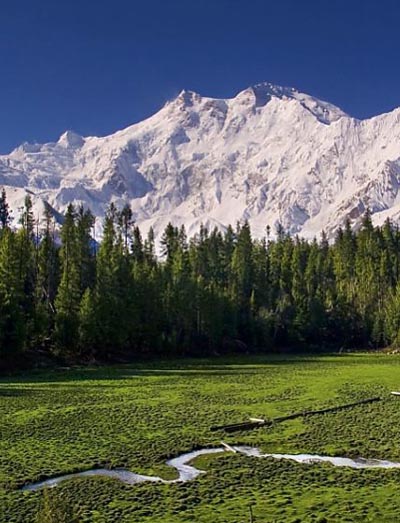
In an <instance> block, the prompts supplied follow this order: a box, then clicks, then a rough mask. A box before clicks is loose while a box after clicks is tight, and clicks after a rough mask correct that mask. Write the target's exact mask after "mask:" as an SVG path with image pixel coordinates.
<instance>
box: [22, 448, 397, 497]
mask: <svg viewBox="0 0 400 523" xmlns="http://www.w3.org/2000/svg"><path fill="white" fill-rule="evenodd" d="M232 448H233V449H234V451H235V452H237V453H240V454H244V455H245V456H251V457H256V458H274V459H289V460H292V461H296V462H297V463H306V464H313V463H331V464H332V465H334V466H335V467H350V468H353V469H371V468H383V469H394V468H400V463H396V462H393V461H386V460H380V459H364V458H356V459H350V458H341V457H333V456H318V455H313V454H263V453H261V451H260V450H259V449H257V448H255V447H247V446H233V447H232ZM221 452H229V451H228V450H227V449H226V448H225V447H217V448H204V449H200V450H195V451H193V452H188V453H186V454H181V455H180V456H178V457H176V458H173V459H170V460H168V461H167V465H168V466H170V467H173V468H174V469H176V470H177V472H178V474H179V476H178V478H177V479H173V480H165V479H162V478H160V477H158V476H144V475H142V474H135V473H134V472H130V471H129V470H126V469H114V470H108V469H92V470H86V471H84V472H76V473H74V474H65V475H63V476H57V477H54V478H50V479H47V480H45V481H40V482H37V483H30V484H27V485H25V486H23V487H22V490H39V489H42V488H45V487H55V486H57V485H58V484H59V483H61V482H63V481H66V480H69V479H74V478H82V477H91V476H106V477H109V478H114V479H118V480H120V481H122V482H123V483H127V484H128V485H134V484H135V483H144V482H146V481H152V482H158V483H180V482H186V481H190V480H192V479H195V478H197V477H198V476H199V475H200V474H205V471H203V470H199V469H197V468H196V467H193V466H191V465H189V463H190V462H191V461H192V460H194V459H195V458H197V457H199V456H204V455H208V454H217V453H221Z"/></svg>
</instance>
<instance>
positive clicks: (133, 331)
mask: <svg viewBox="0 0 400 523" xmlns="http://www.w3.org/2000/svg"><path fill="white" fill-rule="evenodd" d="M94 223H95V217H94V216H93V215H92V213H91V212H90V211H89V210H86V209H83V208H82V207H74V206H73V205H72V204H71V205H69V207H68V209H67V212H66V214H65V217H64V220H63V223H62V226H61V228H56V227H55V223H54V219H53V216H52V214H51V212H50V210H49V209H48V210H46V212H45V216H44V217H43V219H42V220H40V225H39V223H37V221H35V219H34V216H33V211H32V201H31V199H30V197H29V196H27V197H26V200H25V207H24V210H23V212H22V214H21V219H20V224H19V226H18V227H17V226H16V224H14V223H13V220H12V216H11V213H10V211H9V206H8V204H7V195H6V193H5V191H4V190H3V191H2V192H1V197H0V367H3V368H6V367H10V366H13V365H17V364H19V362H21V361H29V362H31V364H34V362H35V358H38V359H39V358H40V357H42V356H43V355H50V356H51V357H56V358H62V359H63V360H67V361H76V362H93V361H104V362H106V361H109V362H110V361H121V358H125V359H135V358H138V357H143V356H156V357H170V356H171V357H176V356H184V355H190V356H202V355H204V356H206V355H212V354H221V353H230V352H241V353H246V352H248V351H263V352H274V351H275V352H278V351H280V350H285V349H291V350H302V349H305V348H307V349H310V348H313V350H316V351H317V350H321V351H326V350H331V349H336V350H337V349H343V348H358V347H360V348H380V347H384V346H387V345H397V344H398V343H399V342H400V279H399V271H400V230H399V228H398V227H397V226H395V225H394V224H392V223H391V222H390V221H386V222H385V223H384V225H383V226H382V227H374V226H373V224H372V221H371V215H370V212H369V211H367V212H366V213H365V215H364V216H363V219H362V223H361V226H360V227H359V229H358V230H357V231H356V232H354V231H353V230H352V228H351V226H350V222H347V223H346V224H344V226H343V227H342V228H339V229H338V230H337V232H336V236H335V238H334V239H333V241H332V242H328V240H327V238H326V236H325V235H324V234H322V236H321V239H319V240H317V239H315V240H313V241H311V242H310V241H306V240H304V239H301V238H299V237H292V236H290V235H289V234H287V233H286V232H285V231H284V230H283V228H282V227H278V228H277V230H276V232H274V234H273V235H271V234H270V231H269V230H268V229H266V235H265V238H264V239H262V240H256V239H253V238H252V235H251V230H250V226H249V224H248V223H243V224H237V225H236V227H228V228H227V229H226V231H224V232H221V231H219V230H217V229H214V230H211V231H210V230H207V228H206V227H201V228H200V230H199V231H198V233H197V234H196V235H195V236H194V237H193V238H190V239H188V238H187V235H186V233H185V229H184V227H181V228H176V227H174V226H173V225H171V224H169V225H168V226H167V227H166V229H165V231H164V233H163V235H162V239H161V242H160V246H159V248H156V245H155V239H154V233H153V231H152V230H151V229H150V231H149V233H148V235H147V236H146V237H145V238H144V237H142V234H141V232H140V230H139V228H138V227H137V226H136V225H135V223H134V220H133V217H132V211H131V210H130V208H129V207H128V206H126V207H124V208H123V209H122V210H117V208H116V207H115V206H114V205H111V206H110V207H109V209H108V212H107V213H106V216H105V218H104V223H103V237H102V240H101V242H100V243H97V242H95V241H94V239H93V234H92V232H93V226H94ZM272 237H273V238H272ZM159 254H160V255H159Z"/></svg>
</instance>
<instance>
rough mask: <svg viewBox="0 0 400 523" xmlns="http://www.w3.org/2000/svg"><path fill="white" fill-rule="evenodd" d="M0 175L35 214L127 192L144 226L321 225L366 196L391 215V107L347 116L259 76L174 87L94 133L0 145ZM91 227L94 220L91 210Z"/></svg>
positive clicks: (259, 229) (395, 190)
mask: <svg viewBox="0 0 400 523" xmlns="http://www.w3.org/2000/svg"><path fill="white" fill-rule="evenodd" d="M0 186H4V187H5V188H6V191H7V195H8V199H9V202H10V203H11V207H12V208H13V211H14V216H17V215H18V208H19V207H21V205H22V203H23V199H24V195H25V193H26V192H29V193H30V194H31V196H32V198H33V201H34V209H35V213H37V214H39V213H40V214H41V212H42V210H43V207H44V202H48V203H49V204H50V206H51V207H53V208H54V209H55V210H56V211H58V212H61V213H62V212H63V211H65V209H66V207H67V205H68V203H70V202H75V203H77V204H80V203H82V204H83V205H84V206H86V207H89V208H91V209H92V211H93V212H94V213H95V214H96V215H97V216H99V217H101V216H103V215H104V212H105V209H106V208H107V206H108V205H109V203H110V202H111V201H114V202H115V203H116V204H117V205H118V206H122V205H123V204H125V203H130V204H131V207H132V209H133V212H134V217H135V219H136V222H137V223H138V224H139V225H140V226H141V228H142V230H143V232H144V233H145V232H146V231H147V230H148V229H149V227H150V226H153V227H154V230H155V232H156V235H159V234H160V233H161V232H162V230H163V229H164V228H165V226H166V225H167V223H168V222H169V221H171V222H172V223H174V224H175V225H180V224H185V226H186V229H187V232H188V234H189V235H191V234H193V233H194V232H196V231H197V230H198V227H199V225H200V224H201V223H204V224H205V225H207V226H209V227H214V226H218V227H221V228H223V227H224V226H226V225H228V224H235V222H236V221H237V220H240V221H242V220H245V219H247V220H248V221H249V222H250V225H251V227H252V230H253V234H254V235H255V236H263V235H265V231H266V226H267V225H269V226H270V227H271V230H272V231H273V230H274V227H275V225H276V224H277V223H278V222H279V223H281V224H282V225H283V227H284V228H285V229H286V230H288V231H290V232H291V233H298V234H300V235H302V236H305V237H313V236H315V235H317V236H318V235H319V233H320V232H321V230H323V229H324V230H325V231H326V232H327V233H328V234H332V233H333V231H334V230H335V229H336V228H337V227H338V226H339V225H341V224H343V222H344V220H345V219H346V218H347V217H349V218H350V219H351V220H352V222H353V223H354V224H357V223H358V221H359V219H360V216H361V215H362V214H363V213H364V211H365V209H366V207H369V208H370V209H371V211H372V212H373V214H374V221H375V223H382V222H383V221H384V220H385V218H387V217H390V218H393V219H394V220H396V221H397V220H399V219H400V192H399V187H400V109H395V110H393V111H392V112H390V113H387V114H383V115H380V116H376V117H374V118H370V119H367V120H357V119H355V118H352V117H350V116H348V115H347V114H345V113H344V112H343V111H341V110H340V109H339V108H337V107H335V106H334V105H331V104H329V103H327V102H323V101H321V100H318V99H316V98H314V97H312V96H309V95H307V94H303V93H300V92H298V91H297V90H295V89H292V88H285V87H278V86H274V85H271V84H268V83H264V84H260V85H256V86H254V87H250V88H248V89H246V90H244V91H242V92H240V93H239V94H238V95H237V96H235V97H234V98H232V99H226V100H221V99H214V98H208V97H203V96H201V95H199V94H197V93H194V92H191V91H182V92H181V93H180V94H179V96H178V97H177V98H175V99H174V100H172V101H170V102H168V103H167V104H166V105H165V106H164V107H163V108H162V109H161V110H160V111H159V112H158V113H156V114H155V115H153V116H151V117H150V118H148V119H146V120H144V121H142V122H139V123H137V124H135V125H132V126H130V127H128V128H127V129H124V130H122V131H119V132H116V133H115V134H112V135H110V136H105V137H93V136H91V137H86V138H85V137H82V136H79V135H77V134H75V133H73V132H71V131H67V132H66V133H64V134H63V135H62V136H61V138H60V139H59V140H58V141H57V142H55V143H47V144H43V145H39V144H27V143H25V144H23V145H21V146H20V147H18V148H17V149H15V150H14V151H12V152H11V153H10V154H8V155H3V156H0ZM98 225H99V226H100V220H99V221H98Z"/></svg>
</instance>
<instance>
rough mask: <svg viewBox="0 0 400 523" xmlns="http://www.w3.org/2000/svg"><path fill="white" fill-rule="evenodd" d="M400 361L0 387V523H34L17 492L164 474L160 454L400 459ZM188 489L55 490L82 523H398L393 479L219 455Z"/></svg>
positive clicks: (383, 358)
mask: <svg viewBox="0 0 400 523" xmlns="http://www.w3.org/2000/svg"><path fill="white" fill-rule="evenodd" d="M396 389H400V357H399V356H395V355H390V356H388V355H341V356H325V357H285V358H283V357H282V358H279V357H269V358H267V357H264V358H262V357H248V358H246V359H245V358H241V359H237V358H235V359H225V360H221V359H214V360H196V361H195V360H191V361H175V362H172V363H171V362H168V363H165V362H164V363H158V364H155V363H152V364H140V365H137V366H134V365H131V366H122V367H108V368H100V369H82V370H76V369H75V370H65V371H56V372H51V373H34V374H27V375H25V376H19V377H13V378H3V379H1V380H0V522H1V523H3V522H7V523H12V522H13V523H17V522H18V523H30V522H33V521H35V513H36V512H37V510H38V507H39V504H40V502H41V498H42V497H43V492H21V491H19V490H18V489H19V487H21V486H22V485H24V484H25V483H28V482H32V481H37V480H40V479H44V478H47V477H51V476H55V475H59V474H65V473H70V472H75V471H80V470H86V469H89V468H94V467H99V466H101V467H104V466H105V467H126V468H128V469H130V470H132V471H135V472H142V473H146V474H151V475H163V476H164V477H165V478H171V477H172V476H173V471H171V470H170V469H169V468H168V467H166V466H165V464H164V463H165V460H166V459H167V458H169V457H172V456H175V455H177V454H180V453H183V452H185V451H189V450H192V449H194V448H198V447H202V446H210V445H211V446H212V445H217V446H218V445H219V443H220V440H221V439H222V438H223V439H224V440H225V441H227V442H230V443H233V444H235V443H237V444H250V445H254V446H258V447H260V448H261V449H262V450H264V451H268V452H282V453H283V452H284V453H297V452H306V453H316V454H317V453H318V454H329V455H338V456H349V457H356V456H363V457H366V458H381V459H388V460H394V461H400V399H398V400H396V399H394V398H392V397H391V396H389V394H388V393H389V391H390V390H396ZM376 395H383V396H385V398H387V399H385V401H383V402H379V403H373V404H370V405H364V406H359V407H355V408H352V409H350V410H347V411H342V412H338V413H334V414H332V413H330V414H324V415H320V416H315V417H311V418H308V419H297V420H293V421H288V422H285V423H282V424H278V425H275V426H273V427H272V428H261V429H258V430H255V431H252V432H241V433H240V432H239V433H236V434H231V435H228V436H226V435H222V434H219V433H212V432H210V430H209V428H210V426H211V425H214V424H221V423H224V422H227V423H229V422H236V421H242V420H245V419H246V418H248V417H249V416H252V417H274V416H279V415H283V414H288V413H291V412H295V411H298V410H303V409H313V408H319V407H325V406H330V405H335V404H341V403H349V402H352V401H356V400H358V399H362V398H365V397H370V396H376ZM197 465H198V466H199V468H203V469H204V470H207V474H205V475H204V476H201V477H200V478H199V479H197V480H195V481H193V482H189V483H185V484H173V485H162V484H142V485H136V486H127V485H124V484H122V483H120V482H118V481H115V480H111V479H103V478H86V479H77V480H72V481H69V482H66V483H64V484H62V485H61V486H59V487H57V488H56V489H55V490H54V491H53V493H54V494H55V495H56V496H58V497H60V498H61V499H64V500H67V502H68V504H69V505H70V506H74V507H75V508H76V511H77V512H79V514H80V520H81V521H83V522H96V523H100V522H101V523H111V522H123V523H128V522H129V523H141V522H145V523H193V522H199V523H246V522H248V521H249V505H252V511H253V514H254V522H256V523H268V522H282V523H287V522H289V523H290V522H292V523H294V522H320V523H322V522H344V521H348V522H350V521H354V522H366V521H372V522H376V523H385V522H390V523H392V522H393V523H394V522H399V521H400V497H399V488H400V470H387V471H385V470H363V471H359V470H351V469H343V468H342V469H340V468H334V467H333V466H331V465H328V464H324V465H323V464H315V465H299V464H296V463H294V462H290V461H274V460H272V459H257V458H249V457H245V456H240V455H233V454H228V453H225V454H221V455H214V456H207V457H202V458H199V459H198V461H197Z"/></svg>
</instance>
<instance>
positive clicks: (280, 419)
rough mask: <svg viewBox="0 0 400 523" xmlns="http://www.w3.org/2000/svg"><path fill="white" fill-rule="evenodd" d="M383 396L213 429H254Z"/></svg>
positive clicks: (212, 428) (253, 419)
mask: <svg viewBox="0 0 400 523" xmlns="http://www.w3.org/2000/svg"><path fill="white" fill-rule="evenodd" d="M381 399H382V398H380V397H379V396H377V397H374V398H367V399H364V400H359V401H354V402H353V403H346V404H345V405H338V406H336V407H327V408H325V409H318V410H304V411H301V412H294V413H293V414H288V415H287V416H279V417H277V418H272V419H270V420H265V419H257V418H250V421H245V422H242V423H233V424H231V425H220V426H215V427H211V428H210V430H211V431H213V432H214V431H217V430H224V431H225V432H236V431H240V430H252V429H257V428H259V427H263V426H265V425H272V424H273V423H282V422H283V421H289V420H292V419H295V418H301V417H306V416H316V415H318V414H326V413H329V412H338V411H341V410H345V409H350V408H352V407H357V406H358V405H366V404H368V403H375V402H376V401H381Z"/></svg>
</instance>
